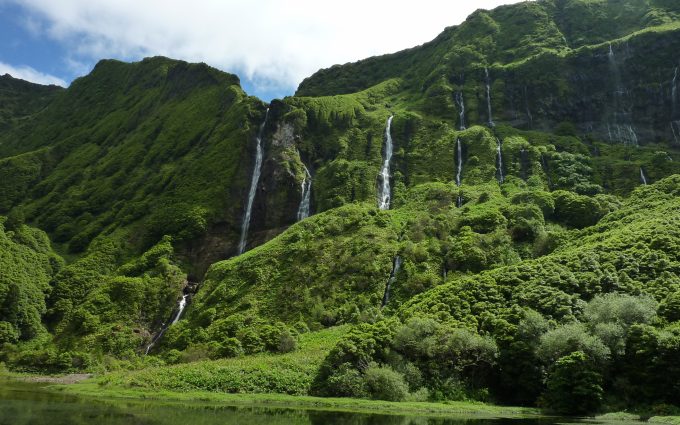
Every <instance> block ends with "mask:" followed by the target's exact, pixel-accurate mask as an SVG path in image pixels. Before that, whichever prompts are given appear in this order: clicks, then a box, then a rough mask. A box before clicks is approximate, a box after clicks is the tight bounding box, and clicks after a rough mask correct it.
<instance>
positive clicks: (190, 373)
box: [88, 326, 349, 395]
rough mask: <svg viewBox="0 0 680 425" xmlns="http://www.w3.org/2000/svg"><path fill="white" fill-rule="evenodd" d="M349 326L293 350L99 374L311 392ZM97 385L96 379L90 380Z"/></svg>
mask: <svg viewBox="0 0 680 425" xmlns="http://www.w3.org/2000/svg"><path fill="white" fill-rule="evenodd" d="M348 329H349V327H348V326H338V327H335V328H330V329H326V330H323V331H319V332H310V333H305V334H303V335H302V336H301V337H300V343H299V346H298V349H297V350H295V351H293V352H291V353H287V354H270V353H263V354H257V355H252V356H245V357H237V358H230V359H220V360H209V361H198V362H193V363H184V364H178V365H173V366H160V367H153V368H147V369H143V370H139V371H123V372H115V373H110V374H106V375H104V376H101V377H99V378H97V379H95V384H94V385H96V386H97V387H98V388H99V390H104V391H106V390H107V388H109V387H111V388H114V389H115V391H118V390H119V389H134V390H140V391H152V392H154V393H156V392H157V391H178V392H180V393H187V394H189V393H193V392H196V391H198V392H214V393H225V392H226V393H282V394H289V395H305V394H308V393H309V388H310V386H311V384H312V381H313V379H314V377H315V376H316V374H317V371H318V368H319V366H320V365H321V362H322V361H323V359H324V358H325V357H326V355H327V354H328V352H329V351H330V350H331V348H333V346H335V344H336V342H337V341H338V340H339V339H340V337H342V335H344V334H345V332H346V331H347V330H348ZM88 385H91V384H88Z"/></svg>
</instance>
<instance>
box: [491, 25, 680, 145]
mask: <svg viewBox="0 0 680 425" xmlns="http://www.w3.org/2000/svg"><path fill="white" fill-rule="evenodd" d="M678 51H680V30H676V31H669V32H666V33H663V34H642V35H639V36H635V37H632V38H631V39H629V40H625V41H620V42H618V43H612V44H611V45H610V44H608V43H607V44H602V45H599V46H595V47H588V48H582V49H579V50H578V51H575V52H573V53H570V54H568V55H566V56H564V57H561V56H558V55H552V54H545V55H542V56H540V57H537V58H534V59H532V60H529V61H527V62H526V63H524V64H522V65H521V66H519V67H517V68H515V69H511V70H508V69H498V70H496V71H495V72H494V75H495V78H494V86H495V87H498V88H499V90H498V92H499V96H498V97H496V98H495V99H494V104H495V106H497V108H496V110H501V111H503V113H502V115H501V116H499V117H498V119H500V120H503V121H504V122H506V123H508V124H510V125H512V126H514V127H520V128H526V129H536V130H544V131H546V130H550V129H554V128H555V127H556V126H557V125H558V124H559V123H561V122H570V123H573V124H575V125H576V126H577V127H578V129H579V131H580V132H581V133H584V134H591V135H592V136H594V137H597V138H599V139H602V140H606V141H609V142H612V143H617V142H618V143H624V144H630V145H636V144H646V143H669V144H674V145H677V143H678V140H677V138H675V137H674V135H673V131H672V128H671V122H673V121H674V120H676V119H677V116H676V115H677V113H674V108H673V104H674V102H677V99H675V100H674V87H675V84H676V83H677V81H676V83H674V82H673V78H674V76H675V70H676V69H677V66H678V61H679V60H680V57H678V55H677V52H678ZM540 73H543V76H542V77H541V76H540Z"/></svg>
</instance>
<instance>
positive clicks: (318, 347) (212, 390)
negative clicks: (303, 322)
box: [49, 326, 540, 418]
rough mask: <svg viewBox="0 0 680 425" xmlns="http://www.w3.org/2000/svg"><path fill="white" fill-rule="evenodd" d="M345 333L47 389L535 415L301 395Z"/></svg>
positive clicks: (338, 330) (473, 405) (477, 406)
mask: <svg viewBox="0 0 680 425" xmlns="http://www.w3.org/2000/svg"><path fill="white" fill-rule="evenodd" d="M348 330H349V326H338V327H334V328H330V329H325V330H322V331H318V332H310V333H306V334H303V335H302V336H301V338H300V343H299V346H298V349H297V350H296V351H294V352H292V353H288V354H283V355H276V354H260V355H254V356H247V357H240V358H233V359H222V360H214V361H200V362H195V363H187V364H179V365H174V366H162V367H155V368H149V369H144V370H141V371H132V372H130V371H125V372H115V373H110V374H106V375H103V376H101V377H98V378H94V379H91V380H88V381H85V382H80V383H77V384H71V385H52V386H50V387H49V388H50V389H52V390H55V391H60V392H65V393H69V394H74V395H79V396H85V397H98V398H102V397H104V398H116V399H138V400H158V401H168V402H181V403H185V402H200V403H220V404H229V405H235V406H239V405H248V406H267V407H294V408H304V409H315V410H334V411H348V412H373V413H374V412H376V411H378V412H381V413H390V414H427V415H465V416H474V417H485V418H490V417H524V416H535V415H539V414H540V411H539V410H538V409H533V408H524V407H512V406H494V405H491V404H486V403H480V402H459V401H456V402H445V403H429V402H387V401H378V400H361V399H352V398H321V397H310V396H307V395H305V394H307V391H308V388H309V385H310V384H311V380H312V379H313V376H314V375H315V374H316V371H317V369H318V367H319V365H320V364H321V362H322V361H323V359H324V358H325V357H326V355H327V354H328V352H329V350H330V349H331V348H332V347H333V346H334V345H335V344H336V342H337V341H338V339H340V338H341V337H342V335H344V334H345V333H346V332H347V331H348ZM277 390H279V392H277ZM291 390H294V391H291ZM281 391H287V392H288V394H282V393H280V392H281ZM229 392H238V393H229ZM245 392H249V393H248V394H245ZM291 393H292V394H291Z"/></svg>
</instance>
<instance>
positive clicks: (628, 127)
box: [607, 43, 638, 146]
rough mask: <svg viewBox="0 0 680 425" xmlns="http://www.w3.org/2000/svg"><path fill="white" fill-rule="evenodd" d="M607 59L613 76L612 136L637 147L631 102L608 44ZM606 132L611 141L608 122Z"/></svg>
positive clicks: (611, 48) (612, 49) (614, 56)
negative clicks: (613, 131)
mask: <svg viewBox="0 0 680 425" xmlns="http://www.w3.org/2000/svg"><path fill="white" fill-rule="evenodd" d="M607 57H608V59H609V68H610V70H611V73H612V75H613V76H614V78H613V80H614V111H613V120H614V122H613V124H612V125H613V126H614V130H615V133H614V134H615V136H616V139H617V140H619V141H622V142H623V143H624V144H626V145H633V146H638V137H637V134H636V133H635V129H634V128H633V119H632V113H631V109H632V102H631V100H630V99H629V97H630V93H629V92H628V90H626V88H625V87H624V85H623V83H622V81H621V71H620V70H619V64H618V62H617V60H616V55H615V54H614V48H613V47H612V45H611V43H610V44H609V53H608V54H607ZM607 131H608V133H609V139H610V140H613V135H612V131H611V128H610V123H609V122H607Z"/></svg>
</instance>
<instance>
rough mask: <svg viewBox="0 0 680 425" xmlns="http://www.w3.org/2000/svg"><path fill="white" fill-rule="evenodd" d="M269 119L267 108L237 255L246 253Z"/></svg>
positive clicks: (259, 133)
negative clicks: (263, 138)
mask: <svg viewBox="0 0 680 425" xmlns="http://www.w3.org/2000/svg"><path fill="white" fill-rule="evenodd" d="M267 118H269V108H267V112H266V113H265V115H264V121H262V124H260V129H259V130H258V132H257V137H256V140H257V149H256V151H255V167H254V168H253V177H252V179H251V180H250V191H248V203H247V204H246V210H245V212H244V213H243V223H242V224H241V240H240V241H239V243H238V253H239V255H241V254H243V253H244V252H245V251H246V243H247V242H248V228H249V227H250V216H251V214H252V211H253V201H255V194H256V193H257V184H258V183H259V181H260V174H261V173H262V157H263V149H262V136H263V135H264V127H265V125H266V124H267Z"/></svg>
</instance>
